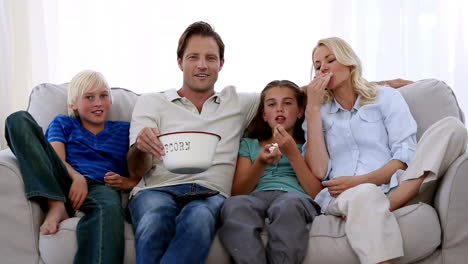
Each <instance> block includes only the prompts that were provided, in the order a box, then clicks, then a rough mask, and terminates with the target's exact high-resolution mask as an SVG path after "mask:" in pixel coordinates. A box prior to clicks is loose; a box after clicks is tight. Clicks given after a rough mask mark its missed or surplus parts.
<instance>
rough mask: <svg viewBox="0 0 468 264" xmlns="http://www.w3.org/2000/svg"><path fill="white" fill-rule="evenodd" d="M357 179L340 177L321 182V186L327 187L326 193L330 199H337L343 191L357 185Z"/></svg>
mask: <svg viewBox="0 0 468 264" xmlns="http://www.w3.org/2000/svg"><path fill="white" fill-rule="evenodd" d="M359 184H360V182H358V177H356V176H340V177H336V178H333V179H331V180H329V181H324V182H322V185H323V186H325V187H328V192H329V193H330V195H331V196H332V197H337V196H338V195H340V194H342V193H343V192H344V191H346V190H348V189H350V188H353V187H354V186H357V185H359Z"/></svg>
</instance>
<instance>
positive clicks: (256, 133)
mask: <svg viewBox="0 0 468 264" xmlns="http://www.w3.org/2000/svg"><path fill="white" fill-rule="evenodd" d="M273 87H286V88H289V89H291V90H292V91H293V92H294V95H295V97H296V100H297V104H298V106H299V108H301V109H305V105H306V97H305V96H306V95H305V93H304V92H303V91H302V89H301V88H299V86H297V84H295V83H293V82H291V81H288V80H275V81H272V82H270V83H268V84H267V85H266V86H265V88H264V89H263V90H262V93H261V94H260V105H259V106H258V110H257V114H256V115H255V117H254V119H253V120H252V122H251V123H250V125H249V126H248V127H247V130H246V136H247V137H249V138H256V139H258V140H259V141H262V140H267V139H270V138H271V137H272V136H273V134H272V132H271V127H270V126H269V125H268V123H267V122H265V121H264V120H263V110H264V108H265V102H264V101H265V96H266V93H267V91H268V90H269V89H271V88H273ZM303 121H304V116H302V117H301V118H299V119H298V120H296V124H295V125H294V133H293V137H294V139H295V140H296V141H297V142H300V143H303V142H304V141H305V138H304V130H302V123H303Z"/></svg>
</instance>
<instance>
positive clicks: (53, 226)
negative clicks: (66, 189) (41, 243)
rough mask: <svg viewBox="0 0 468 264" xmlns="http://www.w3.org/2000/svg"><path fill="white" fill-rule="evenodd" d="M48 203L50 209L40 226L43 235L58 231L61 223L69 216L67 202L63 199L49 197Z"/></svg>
mask: <svg viewBox="0 0 468 264" xmlns="http://www.w3.org/2000/svg"><path fill="white" fill-rule="evenodd" d="M47 205H48V206H49V211H48V212H47V215H46V217H45V220H44V223H42V225H41V228H40V231H41V234H43V235H51V234H55V233H57V231H58V225H59V223H60V222H62V221H63V220H65V219H67V218H68V214H67V210H65V204H64V203H63V202H62V201H57V200H50V199H49V200H48V201H47Z"/></svg>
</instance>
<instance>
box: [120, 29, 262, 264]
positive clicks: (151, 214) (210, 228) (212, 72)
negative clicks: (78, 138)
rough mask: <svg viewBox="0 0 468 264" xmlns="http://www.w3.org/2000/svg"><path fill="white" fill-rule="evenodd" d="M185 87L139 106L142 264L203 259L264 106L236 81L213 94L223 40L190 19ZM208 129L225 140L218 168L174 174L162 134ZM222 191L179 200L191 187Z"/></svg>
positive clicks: (137, 198)
mask: <svg viewBox="0 0 468 264" xmlns="http://www.w3.org/2000/svg"><path fill="white" fill-rule="evenodd" d="M177 62H178V65H179V68H180V69H181V70H182V72H183V85H182V87H181V88H180V89H179V90H175V89H172V90H167V91H165V92H161V93H154V94H147V95H143V96H141V97H140V98H139V100H138V102H137V103H136V105H135V109H134V111H133V116H132V122H131V128H130V144H133V145H132V147H131V148H130V151H129V154H128V163H129V170H130V172H131V173H133V174H134V175H137V176H140V177H142V180H141V181H140V182H139V184H138V185H137V186H136V187H135V188H134V189H133V191H132V192H131V199H130V202H129V206H128V208H129V211H130V214H131V218H132V222H133V230H134V233H135V248H136V255H137V263H204V262H205V259H206V258H207V256H208V252H209V250H210V247H211V243H212V240H213V238H214V235H215V233H216V225H217V220H218V214H219V209H220V207H221V205H222V203H223V201H224V199H225V198H226V197H227V196H229V195H230V192H231V185H232V177H233V175H234V170H235V163H236V158H237V153H238V150H239V141H240V137H241V135H242V133H243V131H244V130H245V128H246V126H247V125H248V123H249V122H250V121H251V120H252V118H253V116H254V115H255V113H256V109H257V106H258V100H259V98H258V95H256V94H238V93H236V91H235V88H234V87H232V86H229V87H226V88H224V89H223V90H222V91H221V92H219V93H218V92H215V90H214V85H215V83H216V81H217V79H218V73H219V71H221V69H222V67H223V64H224V43H223V41H222V39H221V37H220V36H219V35H218V34H217V33H216V32H215V31H214V30H213V28H212V27H211V26H210V25H209V24H207V23H204V22H195V23H193V24H191V25H190V26H189V27H188V28H187V29H186V30H185V32H184V33H183V34H182V36H181V37H180V39H179V45H178V48H177ZM176 131H205V132H211V133H216V134H218V135H220V136H221V140H220V142H219V143H218V146H217V148H216V153H215V156H214V159H213V164H212V166H211V167H210V168H209V169H208V170H206V171H204V172H201V173H197V174H174V173H171V172H169V171H168V170H166V169H165V168H164V166H163V164H162V161H161V160H162V156H163V155H164V147H163V144H161V142H160V141H159V139H158V135H160V134H162V133H169V132H176ZM205 190H213V191H218V192H219V194H217V195H216V194H215V195H212V196H210V197H207V198H202V199H197V198H194V199H193V200H190V201H188V202H186V201H184V202H181V201H180V200H177V199H176V197H177V196H180V195H183V194H185V193H188V192H194V191H195V192H197V191H205Z"/></svg>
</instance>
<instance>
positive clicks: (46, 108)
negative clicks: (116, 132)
mask: <svg viewBox="0 0 468 264" xmlns="http://www.w3.org/2000/svg"><path fill="white" fill-rule="evenodd" d="M67 87H68V84H60V85H57V84H51V83H43V84H40V85H38V86H36V87H34V88H33V90H32V91H31V95H30V96H29V106H28V112H29V113H31V115H32V116H33V117H34V119H36V121H37V123H38V124H39V125H40V126H41V127H42V130H43V131H44V132H45V130H46V129H47V127H48V126H49V124H50V122H52V120H53V119H54V118H55V116H57V115H58V114H64V115H67V114H68V111H67ZM138 96H139V94H137V93H134V92H132V91H130V90H127V89H124V88H112V107H111V112H110V114H109V118H108V119H109V120H115V121H130V120H131V119H132V111H133V107H134V106H135V103H136V101H137V99H138Z"/></svg>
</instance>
